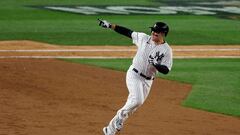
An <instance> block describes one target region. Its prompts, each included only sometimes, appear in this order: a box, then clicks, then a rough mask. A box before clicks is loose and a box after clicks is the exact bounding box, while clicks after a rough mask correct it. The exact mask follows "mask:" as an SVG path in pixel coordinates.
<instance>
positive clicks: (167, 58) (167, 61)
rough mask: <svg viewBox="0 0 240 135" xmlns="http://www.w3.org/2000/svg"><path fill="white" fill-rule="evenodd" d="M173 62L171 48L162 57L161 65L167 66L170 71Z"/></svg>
mask: <svg viewBox="0 0 240 135" xmlns="http://www.w3.org/2000/svg"><path fill="white" fill-rule="evenodd" d="M172 63H173V55H172V49H171V48H169V49H168V51H167V52H166V54H165V56H164V57H163V59H162V62H161V65H165V66H167V67H168V69H169V71H170V70H171V68H172Z"/></svg>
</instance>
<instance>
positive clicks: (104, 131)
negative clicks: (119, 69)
mask: <svg viewBox="0 0 240 135" xmlns="http://www.w3.org/2000/svg"><path fill="white" fill-rule="evenodd" d="M103 134H104V135H108V134H107V127H104V128H103Z"/></svg>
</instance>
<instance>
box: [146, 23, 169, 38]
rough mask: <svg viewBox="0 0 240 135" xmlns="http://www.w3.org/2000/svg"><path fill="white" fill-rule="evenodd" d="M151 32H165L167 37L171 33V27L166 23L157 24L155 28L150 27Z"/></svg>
mask: <svg viewBox="0 0 240 135" xmlns="http://www.w3.org/2000/svg"><path fill="white" fill-rule="evenodd" d="M150 28H151V31H154V32H157V33H160V32H163V33H164V34H165V36H167V34H168V31H169V27H168V25H167V24H166V23H164V22H156V23H155V24H154V25H153V27H150Z"/></svg>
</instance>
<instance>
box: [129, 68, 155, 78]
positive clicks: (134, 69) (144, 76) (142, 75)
mask: <svg viewBox="0 0 240 135" xmlns="http://www.w3.org/2000/svg"><path fill="white" fill-rule="evenodd" d="M133 71H134V72H136V73H138V70H137V69H136V68H133ZM139 75H140V76H141V77H143V78H145V79H146V80H154V78H153V77H147V76H146V75H144V74H142V73H140V74H139Z"/></svg>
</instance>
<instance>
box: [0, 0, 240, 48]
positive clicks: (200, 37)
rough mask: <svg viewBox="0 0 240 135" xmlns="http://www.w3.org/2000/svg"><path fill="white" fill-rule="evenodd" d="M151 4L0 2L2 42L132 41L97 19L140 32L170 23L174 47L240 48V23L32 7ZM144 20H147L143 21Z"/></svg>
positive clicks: (86, 0) (65, 0)
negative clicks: (76, 12) (85, 13)
mask: <svg viewBox="0 0 240 135" xmlns="http://www.w3.org/2000/svg"><path fill="white" fill-rule="evenodd" d="M154 4H158V5H160V4H159V3H158V2H157V3H156V2H153V1H150V0H140V1H135V0H123V1H117V0H113V1H109V0H103V1H101V2H99V1H97V0H81V1H79V0H61V1H59V0H41V1H34V0H21V1H19V0H4V1H0V5H1V7H0V40H34V41H41V42H48V43H53V44H61V45H129V44H132V43H131V41H130V40H129V39H127V38H125V37H123V36H121V35H118V34H117V33H114V32H113V31H110V30H106V29H102V28H100V27H99V26H98V23H97V18H103V19H106V20H109V21H110V22H112V23H117V24H120V25H123V26H126V27H129V28H131V29H133V30H135V31H142V32H146V33H149V28H148V27H149V26H152V25H153V23H154V22H156V21H165V22H167V23H168V24H169V26H170V33H169V36H168V38H167V40H168V42H169V43H170V44H174V45H181V44H185V45H194V44H202V45H207V44H233V45H235V44H240V40H239V39H240V23H239V20H229V19H223V18H218V17H215V16H194V15H91V16H85V15H79V14H71V13H64V12H55V11H49V10H43V9H37V8H31V7H27V6H30V5H154ZM143 18H144V19H143Z"/></svg>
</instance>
